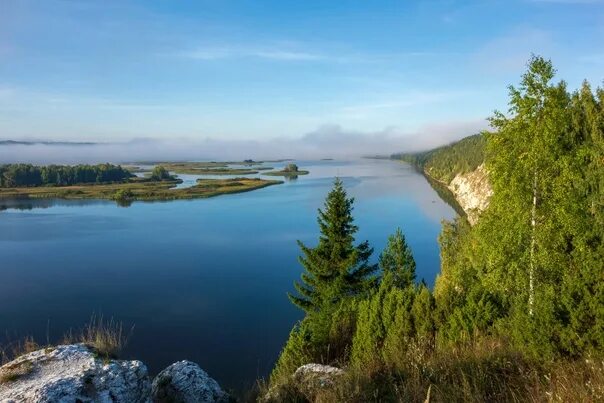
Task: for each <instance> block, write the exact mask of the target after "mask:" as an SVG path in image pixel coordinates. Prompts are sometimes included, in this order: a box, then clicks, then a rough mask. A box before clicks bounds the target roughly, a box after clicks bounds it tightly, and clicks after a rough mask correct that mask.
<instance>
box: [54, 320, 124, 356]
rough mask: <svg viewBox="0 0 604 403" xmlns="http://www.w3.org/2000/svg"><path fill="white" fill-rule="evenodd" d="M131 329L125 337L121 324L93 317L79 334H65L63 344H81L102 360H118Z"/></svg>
mask: <svg viewBox="0 0 604 403" xmlns="http://www.w3.org/2000/svg"><path fill="white" fill-rule="evenodd" d="M133 329H134V328H133ZM133 329H131V331H130V333H129V334H128V335H126V334H124V331H123V326H122V323H121V322H116V321H114V320H113V318H111V319H109V321H108V322H106V321H104V320H103V317H102V316H98V317H97V316H95V315H93V316H92V317H91V318H90V322H88V324H87V325H86V326H85V327H84V328H83V329H82V330H81V332H80V333H78V334H76V335H74V334H73V333H72V332H71V331H70V332H69V333H68V334H66V335H65V336H64V338H63V344H73V343H83V344H85V345H87V346H89V347H90V348H92V349H93V350H94V351H95V352H96V353H97V354H99V355H100V356H102V357H103V358H118V356H119V353H120V352H121V351H122V349H123V348H124V346H125V345H126V343H127V342H128V338H129V335H130V334H131V333H132V330H133Z"/></svg>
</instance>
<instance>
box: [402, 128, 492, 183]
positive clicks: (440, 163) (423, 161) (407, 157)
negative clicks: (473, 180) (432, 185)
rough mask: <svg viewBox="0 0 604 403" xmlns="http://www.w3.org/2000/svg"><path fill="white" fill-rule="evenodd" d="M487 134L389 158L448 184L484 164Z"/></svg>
mask: <svg viewBox="0 0 604 403" xmlns="http://www.w3.org/2000/svg"><path fill="white" fill-rule="evenodd" d="M488 136H489V133H480V134H475V135H473V136H469V137H466V138H464V139H462V140H460V141H458V142H456V143H453V144H449V145H446V146H442V147H438V148H435V149H433V150H429V151H424V152H419V153H397V154H392V155H391V156H390V157H391V158H393V159H399V160H402V161H405V162H408V163H410V164H412V165H415V166H417V167H418V168H420V169H422V170H423V171H424V172H426V173H427V174H428V175H430V176H431V177H432V178H434V179H436V180H438V181H440V182H445V183H449V182H451V180H452V179H453V178H454V177H455V175H457V174H464V173H466V172H470V171H473V170H475V169H476V168H477V167H478V166H479V165H480V164H482V163H483V162H484V159H485V150H486V144H487V138H488Z"/></svg>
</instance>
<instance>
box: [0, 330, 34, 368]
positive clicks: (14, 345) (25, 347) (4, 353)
mask: <svg viewBox="0 0 604 403" xmlns="http://www.w3.org/2000/svg"><path fill="white" fill-rule="evenodd" d="M39 349H40V345H39V344H38V343H36V342H35V341H34V339H33V337H26V338H24V339H23V340H17V341H15V342H11V343H6V344H5V345H3V346H0V365H4V364H6V363H7V362H10V361H12V360H14V359H15V358H17V357H19V356H22V355H24V354H28V353H31V352H33V351H36V350H39Z"/></svg>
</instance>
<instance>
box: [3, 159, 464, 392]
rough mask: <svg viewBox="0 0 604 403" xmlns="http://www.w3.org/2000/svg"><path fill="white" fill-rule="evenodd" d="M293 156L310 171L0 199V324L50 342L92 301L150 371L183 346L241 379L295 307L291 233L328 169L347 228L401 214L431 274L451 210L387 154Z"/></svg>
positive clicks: (255, 369) (381, 230)
mask: <svg viewBox="0 0 604 403" xmlns="http://www.w3.org/2000/svg"><path fill="white" fill-rule="evenodd" d="M296 163H297V164H298V165H299V166H300V168H301V169H308V170H310V172H311V173H310V175H306V176H300V177H299V178H298V179H296V180H291V181H286V183H284V184H283V185H277V186H271V187H268V188H264V189H260V190H256V191H253V192H249V193H242V194H236V195H225V196H219V197H216V198H211V199H198V200H181V201H170V202H154V203H149V202H135V203H133V204H132V205H131V206H130V207H120V206H117V205H116V204H115V203H114V202H110V201H65V200H63V201H60V200H39V201H0V207H1V206H4V210H3V211H0V332H1V334H2V335H7V337H9V338H12V339H14V338H17V337H23V336H26V335H33V336H34V337H35V338H36V339H38V340H40V341H42V342H45V341H46V339H47V337H48V339H49V340H50V341H51V342H52V341H56V340H58V339H59V338H60V337H61V335H62V334H64V333H65V332H66V331H67V330H68V329H69V328H78V327H80V326H82V325H83V324H84V323H86V322H87V321H88V319H89V318H90V316H91V314H93V313H97V314H99V313H100V314H103V315H104V316H105V317H111V316H113V317H114V318H116V319H118V320H120V321H122V322H123V324H124V327H125V328H127V329H130V328H131V327H132V326H134V330H133V331H132V335H131V337H130V340H129V343H128V346H127V348H126V350H125V351H124V356H125V357H126V358H137V359H141V360H142V361H144V362H145V363H146V364H147V365H148V367H149V369H150V371H151V373H157V372H158V371H160V370H161V369H162V368H163V367H165V366H167V365H169V364H170V363H172V362H174V361H177V360H181V359H189V360H192V361H195V362H197V363H199V364H200V365H201V367H202V368H204V369H205V370H206V371H208V372H209V373H210V375H211V376H213V377H214V378H216V379H217V380H218V381H219V382H220V383H221V384H222V385H223V386H225V387H231V388H240V387H243V386H247V385H250V384H251V383H253V382H254V380H255V379H256V378H258V377H261V376H266V375H267V374H268V372H269V371H270V368H271V367H272V365H273V363H274V360H275V359H276V357H277V355H278V353H279V351H280V349H281V347H282V346H283V343H284V342H285V340H286V339H287V335H288V333H289V331H290V329H291V327H292V325H293V324H294V323H295V322H296V321H297V320H299V319H300V318H301V316H302V315H301V312H300V311H299V310H297V309H296V308H295V307H294V306H293V305H291V304H290V303H289V301H288V299H287V296H286V292H287V291H291V290H292V289H293V286H292V283H293V281H294V280H296V279H298V278H299V276H300V271H301V267H300V266H299V264H298V263H297V256H298V253H299V250H298V247H297V245H296V240H297V239H299V240H302V241H303V242H305V243H307V244H309V245H314V244H315V243H316V239H317V236H318V228H317V223H316V215H317V208H318V207H320V206H321V205H322V202H323V199H324V197H325V195H326V194H327V192H328V191H329V189H330V188H331V185H332V183H333V178H334V177H335V176H339V177H341V178H342V179H343V180H344V183H345V186H346V188H347V189H348V191H349V193H350V194H351V195H352V196H354V197H355V198H356V203H355V211H354V214H355V217H356V222H357V224H358V225H359V227H360V232H359V234H358V238H357V239H358V240H365V239H368V240H369V241H370V243H371V244H372V245H373V246H374V247H375V249H376V251H380V250H381V249H382V248H383V246H384V244H385V242H386V239H387V236H388V235H389V234H391V233H392V232H394V230H395V229H396V227H401V228H402V229H403V231H404V232H405V234H406V236H407V238H408V242H409V244H410V245H411V247H412V249H413V253H414V255H415V258H416V260H417V270H418V277H419V278H424V279H425V280H426V281H427V282H428V283H429V284H432V283H433V281H434V277H435V275H436V273H437V272H438V270H439V256H438V245H437V242H436V238H437V236H438V233H439V231H440V221H441V220H442V219H450V218H452V217H453V216H454V214H455V213H454V211H453V210H452V208H450V207H449V206H448V205H447V204H445V203H444V202H443V201H441V200H440V199H439V198H438V195H437V194H436V193H435V192H434V191H433V190H432V188H431V187H430V185H429V184H428V183H427V182H426V180H425V179H424V177H423V176H421V175H419V174H418V173H416V172H415V171H414V170H413V169H412V168H411V167H409V166H407V165H404V164H401V163H397V162H393V161H379V160H359V161H348V162H342V161H320V162H312V161H306V162H305V161H296ZM271 165H272V166H275V168H277V169H279V168H280V167H281V166H282V165H283V164H271ZM273 178H274V177H273ZM186 179H187V182H190V181H194V179H195V178H186ZM375 258H376V259H377V253H376V255H375Z"/></svg>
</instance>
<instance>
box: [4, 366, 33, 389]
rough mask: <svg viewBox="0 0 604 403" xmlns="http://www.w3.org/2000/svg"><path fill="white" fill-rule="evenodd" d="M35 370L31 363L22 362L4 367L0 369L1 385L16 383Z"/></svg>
mask: <svg viewBox="0 0 604 403" xmlns="http://www.w3.org/2000/svg"><path fill="white" fill-rule="evenodd" d="M33 368H34V367H33V364H32V363H31V362H30V361H22V362H19V363H17V364H13V365H10V366H8V365H7V366H4V367H2V369H0V384H3V383H9V382H14V381H16V380H18V379H19V378H21V377H23V376H26V375H27V374H29V373H30V372H31V371H32V370H33Z"/></svg>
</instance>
